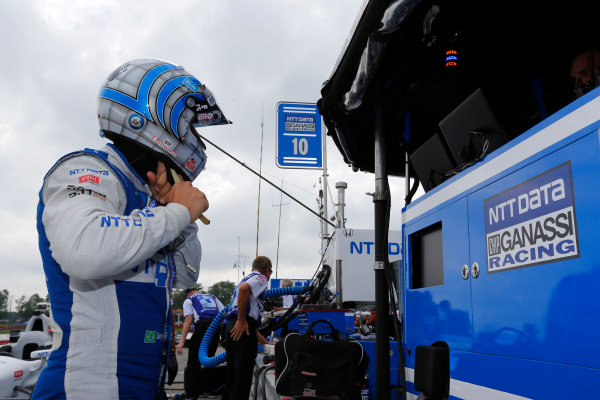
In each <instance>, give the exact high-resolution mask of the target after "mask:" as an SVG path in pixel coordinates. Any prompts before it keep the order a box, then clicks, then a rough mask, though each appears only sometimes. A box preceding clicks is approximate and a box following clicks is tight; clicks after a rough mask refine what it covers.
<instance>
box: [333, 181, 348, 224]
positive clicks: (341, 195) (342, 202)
mask: <svg viewBox="0 0 600 400" xmlns="http://www.w3.org/2000/svg"><path fill="white" fill-rule="evenodd" d="M347 187H348V184H347V183H346V182H336V183H335V188H336V189H337V190H338V203H337V213H338V222H337V227H338V228H345V227H346V218H345V217H344V207H345V206H346V193H345V192H346V188H347Z"/></svg>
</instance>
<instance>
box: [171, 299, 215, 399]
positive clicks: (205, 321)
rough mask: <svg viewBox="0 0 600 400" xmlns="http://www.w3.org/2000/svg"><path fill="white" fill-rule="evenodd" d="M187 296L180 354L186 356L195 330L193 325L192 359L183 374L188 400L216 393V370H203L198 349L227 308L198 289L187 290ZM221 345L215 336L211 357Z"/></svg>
mask: <svg viewBox="0 0 600 400" xmlns="http://www.w3.org/2000/svg"><path fill="white" fill-rule="evenodd" d="M185 296H186V299H185V301H184V302H183V315H184V317H185V321H184V322H183V333H182V334H181V341H180V342H179V344H178V345H177V353H179V354H181V353H183V346H184V344H185V340H186V338H187V334H188V333H189V332H190V331H191V330H192V324H193V325H194V334H193V335H192V337H191V338H190V343H189V346H188V359H187V366H186V368H185V372H184V375H183V388H184V390H185V395H186V399H194V398H198V396H199V395H201V394H203V393H207V392H210V391H212V390H213V388H212V386H213V382H214V378H213V375H214V374H212V372H214V368H202V366H201V365H200V361H199V360H198V350H199V349H200V343H202V338H203V337H204V334H205V333H206V330H207V329H208V327H209V326H210V323H211V322H212V320H213V319H214V318H215V317H216V316H217V314H218V313H219V312H220V311H221V310H222V309H224V308H225V307H224V306H223V304H222V303H221V302H220V301H219V299H217V298H216V297H215V296H213V295H212V294H204V293H198V291H197V290H196V289H194V288H190V289H186V291H185ZM218 343H219V340H218V336H215V337H214V338H213V341H212V342H211V344H210V346H209V348H208V356H209V357H213V356H214V355H215V352H216V351H217V345H218Z"/></svg>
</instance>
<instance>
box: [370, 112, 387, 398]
mask: <svg viewBox="0 0 600 400" xmlns="http://www.w3.org/2000/svg"><path fill="white" fill-rule="evenodd" d="M382 113H383V110H382V109H381V106H377V109H376V110H375V154H374V156H375V193H374V194H373V203H374V208H375V265H374V266H373V269H374V270H375V314H376V317H375V330H376V333H377V339H376V343H375V355H376V368H377V369H376V370H377V377H376V388H377V399H379V400H389V398H390V335H389V333H390V329H389V321H388V320H389V319H388V318H387V316H388V314H389V298H388V283H387V279H386V273H385V271H386V270H385V268H386V267H387V266H386V265H385V264H386V262H387V248H388V243H387V239H386V238H387V232H386V229H387V226H386V209H387V196H389V193H388V192H387V170H386V157H385V156H386V154H385V132H384V126H383V115H382Z"/></svg>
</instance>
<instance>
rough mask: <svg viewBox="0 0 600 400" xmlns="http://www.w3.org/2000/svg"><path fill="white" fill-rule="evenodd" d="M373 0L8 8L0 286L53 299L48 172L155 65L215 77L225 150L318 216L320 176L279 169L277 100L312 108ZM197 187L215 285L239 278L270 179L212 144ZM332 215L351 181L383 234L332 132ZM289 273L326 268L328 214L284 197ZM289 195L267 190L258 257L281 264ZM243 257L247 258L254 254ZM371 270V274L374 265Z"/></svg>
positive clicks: (281, 270)
mask: <svg viewBox="0 0 600 400" xmlns="http://www.w3.org/2000/svg"><path fill="white" fill-rule="evenodd" d="M362 7H363V0H258V1H252V2H250V1H243V0H237V1H233V0H219V1H208V0H203V1H200V0H196V1H192V0H180V1H176V2H164V1H155V0H151V1H150V0H144V1H112V0H105V1H102V2H89V1H73V0H69V1H58V0H54V1H32V0H19V1H2V2H0V35H1V37H2V38H3V40H2V42H0V57H1V59H2V63H1V65H2V67H1V69H0V93H1V95H0V182H1V187H2V196H1V197H0V220H1V221H2V222H1V224H0V260H1V261H0V290H2V289H5V288H6V289H8V290H9V291H10V292H11V294H12V295H14V298H17V297H19V296H20V295H23V294H24V295H26V296H30V295H32V294H33V293H36V292H37V293H39V294H40V295H42V296H44V295H45V294H46V293H47V290H46V286H45V281H44V275H43V269H42V263H41V257H40V255H39V250H38V244H37V240H38V238H37V231H36V227H35V223H36V206H37V203H38V192H39V189H40V187H41V184H42V179H43V176H44V174H45V173H46V171H47V170H48V169H49V168H50V167H51V166H52V165H53V164H54V162H55V161H56V160H57V159H58V158H59V157H60V156H62V155H64V154H66V153H68V152H71V151H74V150H78V149H82V148H85V147H91V148H100V147H101V146H103V145H104V143H105V141H104V140H103V139H101V138H100V137H99V136H98V123H97V120H96V95H97V93H98V90H99V88H100V86H101V85H102V84H103V82H104V80H105V79H106V77H107V76H108V75H109V74H110V72H112V71H113V70H114V69H115V68H116V67H117V66H119V65H121V64H123V63H124V62H126V61H128V60H131V59H135V58H143V57H151V58H161V59H164V60H168V61H170V62H172V63H175V64H181V65H183V66H184V67H185V68H186V70H187V71H188V72H190V73H191V74H193V75H194V76H196V77H197V78H198V79H199V80H200V81H201V82H203V83H205V84H206V85H207V86H208V87H209V88H210V89H211V90H212V91H213V92H214V94H215V97H216V99H217V101H218V103H219V105H220V107H221V109H222V110H223V112H224V113H225V115H226V116H227V118H229V119H230V120H232V121H233V125H229V126H218V127H211V128H203V131H202V132H203V133H204V135H205V136H207V137H208V138H209V139H211V140H213V141H214V142H215V143H216V144H218V145H219V146H221V147H223V148H224V149H226V150H227V151H228V152H230V153H231V154H232V155H234V156H236V157H238V158H239V159H240V160H242V161H243V162H245V163H247V164H248V165H249V166H251V167H253V168H255V169H257V170H258V168H259V164H260V147H261V146H260V145H261V110H264V143H263V162H262V171H263V174H264V175H265V176H266V177H267V178H269V179H270V180H272V181H274V182H277V183H281V182H282V181H283V188H284V189H285V190H287V191H289V192H290V193H291V194H292V195H294V196H295V197H297V198H298V199H299V200H300V201H302V202H303V203H305V204H306V205H307V206H309V207H311V208H313V209H316V204H317V203H316V198H317V195H318V189H319V183H318V182H319V177H320V176H321V174H322V172H321V171H320V170H290V169H280V168H277V166H276V164H275V151H276V149H275V139H276V126H275V121H276V112H275V111H276V104H277V103H278V102H280V101H294V102H309V103H314V102H316V101H317V100H318V99H319V97H320V89H321V85H322V83H323V82H324V81H325V80H326V79H327V78H328V77H329V75H330V73H331V72H332V70H333V67H334V65H335V62H336V60H337V58H338V56H339V55H340V52H341V50H342V48H343V45H344V43H345V41H346V39H347V37H348V35H349V34H350V32H351V29H352V26H353V24H354V22H355V19H356V18H357V16H358V14H359V12H360V11H361V10H362ZM207 154H208V163H207V169H206V171H204V172H203V173H202V174H200V176H199V177H198V179H197V180H196V181H195V182H194V185H195V186H197V187H198V188H200V189H201V190H202V191H204V192H205V193H206V195H207V197H208V199H209V201H210V209H209V210H208V211H207V212H206V216H207V217H208V218H209V219H211V221H212V223H211V224H210V225H209V226H203V225H202V226H200V232H199V236H200V241H201V243H202V246H203V258H202V263H201V270H200V279H199V281H200V282H201V283H202V284H203V285H204V286H205V287H208V286H209V285H211V284H213V283H215V282H217V281H221V280H231V281H234V282H237V279H238V275H237V274H238V273H237V270H236V269H235V268H233V266H234V264H235V263H236V262H237V259H238V237H239V248H240V253H241V255H242V257H241V259H240V263H241V265H242V267H244V266H246V271H249V269H250V263H251V261H252V259H253V258H254V256H255V253H256V233H257V209H258V207H257V200H258V178H257V177H256V176H255V175H252V174H251V173H250V172H248V171H246V170H245V169H243V168H242V167H241V166H239V165H238V164H237V163H235V162H234V161H232V160H231V159H229V158H228V157H226V156H225V155H223V154H222V153H220V152H219V151H218V150H216V149H215V148H213V147H211V146H210V145H209V146H208V148H207ZM327 164H328V173H329V177H328V179H329V182H330V183H331V188H330V193H331V194H332V196H331V197H333V198H331V197H330V198H329V202H330V205H329V214H330V215H332V214H333V212H334V209H333V203H334V202H335V201H336V200H337V192H336V189H335V186H334V185H335V182H338V181H346V182H347V183H348V190H347V194H346V204H347V208H346V217H347V219H348V226H349V227H352V228H372V227H373V203H372V201H371V198H370V197H369V196H367V195H365V192H372V191H373V189H374V177H373V175H372V174H365V173H362V172H358V173H357V172H352V170H351V169H350V168H349V167H347V166H346V165H345V164H344V162H343V159H342V156H341V155H340V153H339V152H338V150H337V148H336V147H335V145H334V144H333V141H332V140H331V138H329V137H328V138H327ZM391 186H392V199H393V203H394V204H395V208H393V210H392V221H391V228H392V229H400V226H401V224H400V209H401V205H402V202H401V198H402V197H403V196H404V189H403V186H404V184H403V181H402V180H401V179H392V180H391ZM282 203H283V204H285V205H283V206H282V208H281V230H280V234H279V237H280V246H279V262H278V277H279V278H285V277H292V278H309V277H311V276H312V275H313V273H314V271H315V269H316V268H317V266H318V263H319V260H320V255H319V251H320V247H321V242H320V240H319V233H320V225H319V222H318V219H317V218H316V217H314V216H313V215H312V214H310V213H309V212H308V211H307V210H305V209H304V208H302V207H301V206H299V205H297V204H296V203H294V202H293V201H291V200H290V199H286V198H285V196H284V198H283V201H282ZM278 204H280V195H279V192H278V191H276V190H275V189H273V188H271V187H270V186H269V185H268V184H266V183H264V182H263V184H262V188H261V206H260V230H259V253H260V254H263V255H267V256H269V257H270V258H271V259H272V260H273V263H275V261H276V259H277V237H278V217H279V207H278V206H277V205H278ZM244 256H245V257H244ZM366 273H372V270H369V271H366Z"/></svg>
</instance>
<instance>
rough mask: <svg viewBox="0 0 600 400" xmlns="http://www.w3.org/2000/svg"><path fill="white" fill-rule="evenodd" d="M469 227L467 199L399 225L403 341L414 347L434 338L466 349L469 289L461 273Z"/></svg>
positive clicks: (466, 255)
mask: <svg viewBox="0 0 600 400" xmlns="http://www.w3.org/2000/svg"><path fill="white" fill-rule="evenodd" d="M468 230H469V225H468V216H467V199H466V198H463V199H459V200H458V201H455V202H453V203H451V204H447V205H444V206H443V207H442V208H439V209H437V210H434V211H433V212H432V213H429V214H427V215H426V216H425V217H423V218H421V219H418V220H416V221H411V223H410V224H409V225H407V226H404V227H403V235H404V243H408V246H406V248H405V249H404V250H405V255H404V257H403V258H404V260H405V261H404V263H405V266H407V268H405V269H404V270H405V271H406V272H405V273H406V275H405V276H404V281H405V282H406V287H407V290H406V315H405V321H406V323H405V326H406V342H407V345H408V347H409V348H410V347H412V348H413V350H414V348H415V347H416V346H418V345H427V346H429V345H431V344H432V343H434V342H437V341H439V340H444V341H446V342H447V343H448V345H449V346H450V348H455V349H465V350H467V349H470V348H471V345H472V311H471V288H470V280H469V279H468V276H467V279H465V278H464V277H463V275H462V274H463V272H462V271H463V266H465V265H467V264H468V262H469V240H468V237H469V231H468ZM465 268H468V267H465Z"/></svg>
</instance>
